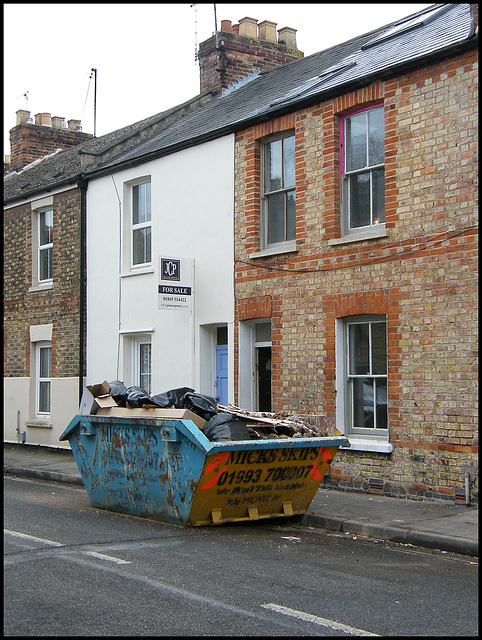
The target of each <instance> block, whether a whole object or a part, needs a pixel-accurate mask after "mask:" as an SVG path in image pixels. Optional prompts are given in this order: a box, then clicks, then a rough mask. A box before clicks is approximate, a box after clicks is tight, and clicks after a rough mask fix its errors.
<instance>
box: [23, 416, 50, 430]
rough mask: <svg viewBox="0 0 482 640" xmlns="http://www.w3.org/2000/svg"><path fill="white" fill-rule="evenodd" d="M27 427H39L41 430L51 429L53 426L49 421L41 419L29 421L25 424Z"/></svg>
mask: <svg viewBox="0 0 482 640" xmlns="http://www.w3.org/2000/svg"><path fill="white" fill-rule="evenodd" d="M25 426H26V427H38V428H40V429H51V428H52V425H51V424H50V422H47V420H41V419H40V418H39V419H37V420H29V421H28V422H26V423H25Z"/></svg>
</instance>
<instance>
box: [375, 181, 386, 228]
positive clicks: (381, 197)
mask: <svg viewBox="0 0 482 640" xmlns="http://www.w3.org/2000/svg"><path fill="white" fill-rule="evenodd" d="M372 188H373V224H380V223H382V222H385V170H384V169H375V171H373V173H372Z"/></svg>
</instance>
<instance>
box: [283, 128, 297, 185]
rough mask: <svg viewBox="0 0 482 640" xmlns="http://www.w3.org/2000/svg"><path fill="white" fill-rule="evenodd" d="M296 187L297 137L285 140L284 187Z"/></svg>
mask: <svg viewBox="0 0 482 640" xmlns="http://www.w3.org/2000/svg"><path fill="white" fill-rule="evenodd" d="M294 186H295V137H294V136H290V137H289V138H284V139H283V187H284V188H285V189H286V188H288V187H294Z"/></svg>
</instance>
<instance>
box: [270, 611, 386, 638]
mask: <svg viewBox="0 0 482 640" xmlns="http://www.w3.org/2000/svg"><path fill="white" fill-rule="evenodd" d="M261 606H262V607H263V608H264V609H271V610H272V611H276V612H277V613H282V614H284V615H285V616H292V617H293V618H299V619H300V620H306V621H307V622H313V623H314V624H319V625H321V626H322V627H329V628H330V629H334V630H335V631H343V632H344V633H349V634H350V635H352V636H378V635H379V634H378V633H370V632H369V631H364V630H363V629H357V628H356V627H350V626H348V625H346V624H341V622H335V621H334V620H327V619H326V618H320V617H319V616H313V615H311V614H310V613H305V612H304V611H297V610H296V609H289V608H288V607H282V606H281V605H279V604H272V603H269V604H262V605H261Z"/></svg>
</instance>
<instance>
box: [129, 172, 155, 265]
mask: <svg viewBox="0 0 482 640" xmlns="http://www.w3.org/2000/svg"><path fill="white" fill-rule="evenodd" d="M143 185H149V198H148V205H149V206H148V215H149V218H148V219H147V218H146V219H145V220H141V221H139V222H134V215H135V211H136V206H135V202H136V200H135V196H134V194H135V193H136V192H137V193H141V192H140V187H142V186H143ZM139 200H140V198H139ZM146 202H147V200H146ZM137 211H140V209H139V205H138V207H137ZM146 212H147V209H146V211H145V212H144V215H146ZM129 229H130V231H129V235H130V267H131V269H138V268H142V267H146V266H150V265H152V197H151V180H150V179H142V180H139V181H136V182H135V183H132V184H131V185H130V211H129ZM144 229H148V230H149V254H150V255H149V256H148V257H149V259H148V260H144V261H143V262H134V256H135V240H134V236H135V234H136V233H137V232H139V231H143V230H144ZM144 251H145V253H147V249H146V240H145V239H144ZM145 257H147V255H146V256H145Z"/></svg>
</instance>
